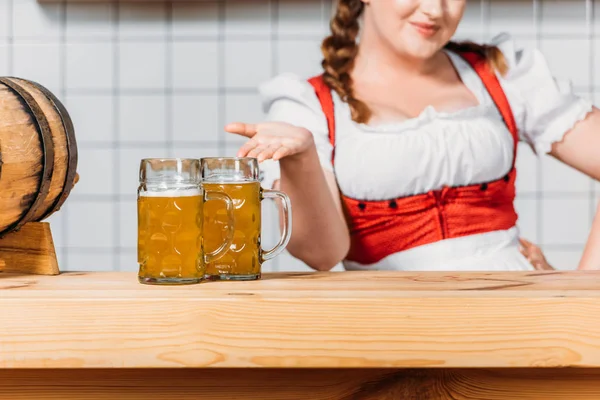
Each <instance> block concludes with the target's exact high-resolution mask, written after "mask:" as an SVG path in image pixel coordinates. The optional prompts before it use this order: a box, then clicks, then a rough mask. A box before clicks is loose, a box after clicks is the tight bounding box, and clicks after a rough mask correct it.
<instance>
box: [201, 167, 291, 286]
mask: <svg viewBox="0 0 600 400" xmlns="http://www.w3.org/2000/svg"><path fill="white" fill-rule="evenodd" d="M258 173H259V169H258V161H257V160H256V159H255V158H250V157H247V158H236V157H220V158H203V159H201V175H202V186H203V187H204V189H205V190H210V191H218V192H223V193H226V194H227V195H228V196H229V197H230V198H231V200H232V201H233V205H234V210H233V215H234V220H235V229H234V233H233V242H232V243H231V245H230V246H229V251H228V252H227V253H226V254H225V255H224V256H223V257H221V258H220V259H218V260H213V261H211V262H209V263H208V265H207V266H206V275H207V276H206V277H207V279H209V280H220V279H230V280H254V279H259V278H260V276H261V266H262V264H263V263H264V262H265V261H267V260H270V259H272V258H274V257H275V256H277V255H278V254H279V253H281V252H282V251H283V250H284V249H285V247H286V246H287V244H288V242H289V241H290V236H291V233H292V213H291V205H290V200H289V198H288V196H287V195H286V194H285V193H283V192H280V191H277V190H267V189H263V188H262V187H261V186H260V182H259V179H258ZM265 198H279V199H281V200H282V202H281V203H282V206H283V228H282V232H281V237H280V239H279V242H278V243H277V245H275V247H274V248H272V249H271V250H263V249H262V247H261V202H262V200H263V199H265ZM224 217H225V207H224V206H223V204H222V203H218V202H214V201H211V202H208V203H206V205H205V206H204V229H205V245H206V248H208V249H213V248H215V247H217V246H218V245H219V243H222V242H223V239H224V238H225V237H226V235H227V232H228V230H229V225H228V224H229V222H228V220H227V219H225V218H224Z"/></svg>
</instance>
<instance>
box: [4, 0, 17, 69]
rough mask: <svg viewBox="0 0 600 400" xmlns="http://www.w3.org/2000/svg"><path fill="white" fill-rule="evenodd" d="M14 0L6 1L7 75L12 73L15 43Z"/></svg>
mask: <svg viewBox="0 0 600 400" xmlns="http://www.w3.org/2000/svg"><path fill="white" fill-rule="evenodd" d="M14 2H15V0H9V1H8V37H7V38H6V46H7V48H8V54H7V57H8V75H9V76H11V75H14V69H15V67H14V64H15V61H14V58H15V57H14V53H15V51H14V44H15V22H14V20H15V13H14V8H15V4H14Z"/></svg>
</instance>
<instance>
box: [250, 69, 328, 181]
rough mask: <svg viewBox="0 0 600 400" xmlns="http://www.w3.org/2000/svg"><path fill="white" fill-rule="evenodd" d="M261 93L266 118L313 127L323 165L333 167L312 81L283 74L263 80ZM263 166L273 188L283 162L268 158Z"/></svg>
mask: <svg viewBox="0 0 600 400" xmlns="http://www.w3.org/2000/svg"><path fill="white" fill-rule="evenodd" d="M259 94H260V96H261V101H262V105H263V111H264V112H265V113H266V120H267V121H277V122H286V123H288V124H292V125H296V126H299V127H303V128H306V129H307V130H308V131H310V132H311V133H312V134H313V137H314V141H315V144H316V147H317V153H318V155H319V160H320V162H321V166H322V167H323V169H325V170H329V171H333V166H332V163H331V152H332V146H331V144H330V143H329V132H328V128H327V120H326V118H325V114H324V113H323V111H322V109H321V104H320V102H319V100H318V98H317V95H316V94H315V91H314V89H313V87H312V85H311V84H310V83H308V81H306V80H305V79H302V78H300V77H298V76H296V75H294V74H281V75H279V76H276V77H275V78H272V79H271V80H269V81H267V82H265V83H263V84H262V85H261V86H260V87H259ZM260 169H261V173H262V175H263V180H262V185H263V187H266V188H271V187H272V186H273V183H274V182H275V181H276V180H277V179H279V177H280V172H279V162H277V161H273V160H265V161H263V162H262V163H261V166H260Z"/></svg>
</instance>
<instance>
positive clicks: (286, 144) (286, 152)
mask: <svg viewBox="0 0 600 400" xmlns="http://www.w3.org/2000/svg"><path fill="white" fill-rule="evenodd" d="M225 131H227V132H230V133H235V134H238V135H241V136H245V137H247V138H250V140H248V141H247V142H246V143H245V144H244V145H243V146H242V147H241V148H240V149H239V151H238V153H237V156H238V157H255V158H256V159H258V161H259V162H261V161H264V160H268V159H273V160H275V161H278V160H280V159H282V158H283V157H291V156H294V155H298V154H301V153H304V152H305V151H306V150H308V149H309V148H310V147H311V146H313V145H314V140H313V136H312V134H311V133H310V132H309V131H308V130H307V129H304V128H300V127H297V126H294V125H290V124H286V123H283V122H264V123H259V124H245V123H241V122H236V123H232V124H228V125H226V126H225Z"/></svg>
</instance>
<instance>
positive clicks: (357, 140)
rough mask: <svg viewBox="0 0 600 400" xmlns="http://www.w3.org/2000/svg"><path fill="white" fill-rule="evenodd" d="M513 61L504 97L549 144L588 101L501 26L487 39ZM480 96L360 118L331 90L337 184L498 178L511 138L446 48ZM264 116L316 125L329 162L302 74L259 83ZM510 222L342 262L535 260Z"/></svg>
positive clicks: (421, 264)
mask: <svg viewBox="0 0 600 400" xmlns="http://www.w3.org/2000/svg"><path fill="white" fill-rule="evenodd" d="M492 44H494V45H496V46H498V47H499V48H500V50H501V51H502V52H503V54H504V56H505V58H506V61H507V63H508V65H509V72H508V74H507V75H506V76H504V77H503V76H501V75H499V74H498V79H499V81H500V84H501V85H502V88H503V90H504V92H505V94H506V96H507V98H508V101H509V103H510V106H511V109H512V112H513V114H514V117H515V120H516V123H517V127H518V129H519V136H520V140H521V141H524V142H526V143H528V144H529V145H530V146H531V147H532V149H533V150H534V151H535V152H536V153H537V154H545V153H548V152H549V151H550V149H551V145H552V143H553V142H556V141H560V140H561V139H562V137H563V135H564V134H565V133H566V132H567V131H568V130H569V129H570V128H572V127H573V125H574V124H575V123H576V122H577V121H580V120H582V119H584V118H585V116H586V115H587V114H588V113H589V112H590V111H591V110H592V104H591V103H590V102H589V101H587V100H585V99H583V98H579V97H577V96H575V95H574V94H573V93H572V90H571V87H570V83H569V82H561V81H557V80H556V79H554V77H553V76H552V75H551V73H550V70H549V68H548V65H547V64H546V60H545V58H544V56H543V55H542V53H541V52H540V51H539V50H537V49H535V48H533V49H531V48H528V49H518V50H517V49H516V47H515V43H514V41H513V40H512V39H511V38H510V37H509V36H508V35H507V34H502V35H500V36H498V37H496V38H495V39H493V40H492ZM447 54H448V56H449V57H450V59H451V61H452V62H453V64H454V66H455V68H456V70H457V71H458V73H459V76H460V78H461V80H462V81H463V83H464V84H465V85H466V87H467V88H468V89H469V90H471V91H472V92H473V94H474V95H475V97H476V98H477V100H478V103H479V104H478V105H476V106H473V107H468V108H465V109H462V110H459V111H454V112H440V111H436V109H435V108H434V107H432V106H429V107H427V108H425V109H424V110H423V111H422V112H421V114H420V115H419V116H418V117H416V118H412V119H408V120H404V121H402V122H391V123H379V124H361V123H356V122H354V121H353V120H352V118H351V117H350V109H349V107H348V105H347V104H346V103H344V102H342V101H341V99H340V98H339V96H338V95H337V94H336V93H335V92H332V95H333V101H334V108H335V118H336V119H335V123H336V153H335V173H336V177H337V181H338V184H339V188H340V190H341V192H342V193H344V194H345V195H347V196H350V197H352V198H355V199H361V200H386V199H390V198H396V197H401V196H406V195H411V194H419V193H424V192H427V191H430V190H436V189H440V188H441V187H443V186H456V185H469V184H474V183H481V182H487V181H491V180H494V179H498V178H501V177H502V176H504V175H506V173H507V172H508V171H509V170H510V167H511V165H512V158H513V140H512V137H511V134H510V132H509V131H508V129H507V127H506V125H505V123H504V121H503V119H502V117H501V115H500V113H499V112H498V110H497V108H496V106H495V104H494V103H493V101H492V99H491V97H490V96H489V94H488V92H487V90H486V88H485V86H484V85H483V83H482V82H481V80H480V78H479V76H478V75H477V74H476V73H475V71H474V70H473V69H472V68H471V66H470V65H469V64H468V63H467V62H466V61H464V60H463V59H462V58H461V57H460V56H458V55H457V54H455V53H452V52H450V51H448V52H447ZM259 89H260V94H261V96H262V99H263V107H264V109H265V111H266V113H267V120H269V121H282V122H287V123H290V124H293V125H297V126H302V127H304V128H306V129H308V130H309V131H310V132H312V134H313V135H314V140H315V143H316V146H317V151H318V154H319V158H320V161H321V165H322V167H323V168H324V169H325V170H329V171H333V165H332V163H331V151H332V146H331V144H330V143H329V134H328V131H327V121H326V119H325V115H324V114H323V111H322V109H321V106H320V103H319V100H318V99H317V97H316V95H315V92H314V89H313V87H312V86H311V85H310V84H309V83H308V82H307V81H306V79H305V78H301V77H298V76H296V75H293V74H289V73H288V74H282V75H279V76H277V77H275V78H273V79H271V80H270V81H268V82H265V83H264V84H263V85H261V87H260V88H259ZM261 169H262V171H263V174H264V181H263V185H264V186H265V187H270V186H272V184H273V182H274V181H275V180H276V179H278V178H279V167H278V165H277V162H274V161H272V160H269V161H265V162H263V163H262V164H261ZM518 236H519V234H518V231H517V228H516V227H513V228H511V229H509V230H506V231H496V232H490V233H485V234H478V235H472V236H467V237H461V238H453V239H446V240H443V241H440V242H435V243H432V244H428V245H424V246H420V247H417V248H413V249H409V250H407V251H403V252H401V253H396V254H392V255H391V256H389V257H387V258H386V259H384V260H381V261H380V262H378V263H376V264H375V265H359V264H357V263H354V262H349V261H345V262H344V266H345V268H346V269H392V270H431V269H434V270H507V269H512V270H514V269H521V270H522V269H531V265H530V263H529V262H527V260H526V259H525V258H524V257H523V256H522V255H521V254H520V253H519V251H518Z"/></svg>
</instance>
